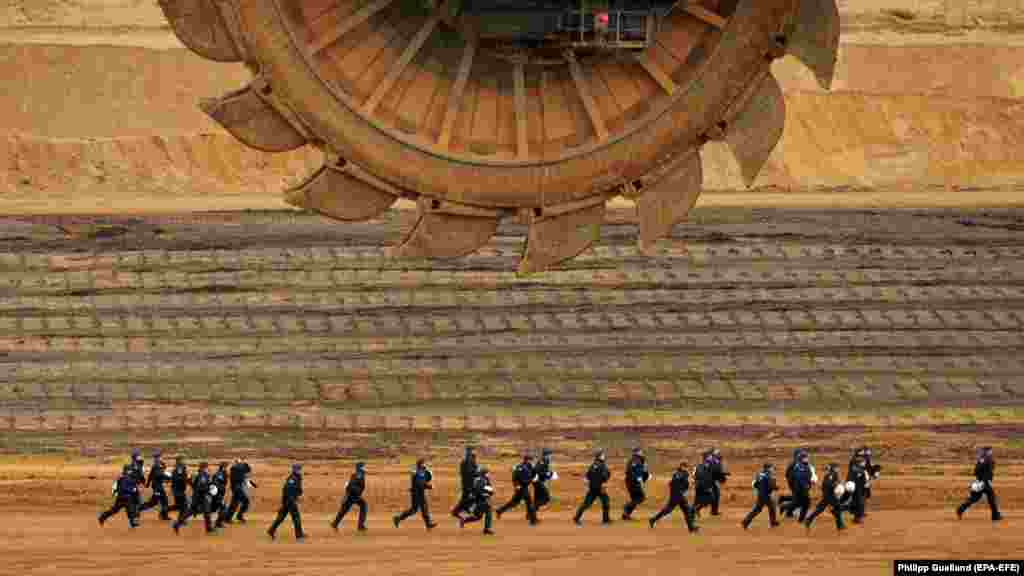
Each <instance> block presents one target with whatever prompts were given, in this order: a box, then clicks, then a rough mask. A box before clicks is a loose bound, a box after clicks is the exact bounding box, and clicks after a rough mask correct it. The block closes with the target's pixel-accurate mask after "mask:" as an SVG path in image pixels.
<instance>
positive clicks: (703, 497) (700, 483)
mask: <svg viewBox="0 0 1024 576" xmlns="http://www.w3.org/2000/svg"><path fill="white" fill-rule="evenodd" d="M693 483H694V494H693V514H694V516H696V517H700V511H701V510H702V509H704V508H706V507H709V506H710V507H711V510H712V511H714V509H715V472H714V467H713V463H712V460H711V453H710V452H705V453H704V455H703V456H702V458H701V462H700V464H697V467H696V468H694V469H693Z"/></svg>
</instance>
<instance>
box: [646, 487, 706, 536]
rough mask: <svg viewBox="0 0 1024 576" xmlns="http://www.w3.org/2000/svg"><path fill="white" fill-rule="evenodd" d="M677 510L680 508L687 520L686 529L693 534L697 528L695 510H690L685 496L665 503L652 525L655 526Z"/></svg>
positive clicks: (670, 499) (671, 498)
mask: <svg viewBox="0 0 1024 576" xmlns="http://www.w3.org/2000/svg"><path fill="white" fill-rule="evenodd" d="M676 508H679V509H680V510H682V512H683V518H684V519H685V520H686V527H687V528H689V529H690V531H691V532H692V531H693V530H694V529H695V528H696V526H695V525H694V522H693V517H694V513H693V508H690V505H689V503H687V502H686V497H685V496H674V495H673V496H671V497H669V499H668V502H667V503H665V507H664V508H662V509H661V511H659V512H658V513H657V514H655V515H654V516H653V517H652V518H651V524H652V525H653V524H655V523H656V522H658V520H661V519H662V518H664V517H665V516H668V515H669V514H671V513H672V512H673V511H674V510H675V509H676Z"/></svg>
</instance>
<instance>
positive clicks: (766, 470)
mask: <svg viewBox="0 0 1024 576" xmlns="http://www.w3.org/2000/svg"><path fill="white" fill-rule="evenodd" d="M752 486H753V488H754V490H755V491H756V492H757V502H756V503H755V504H754V509H753V510H751V511H750V513H749V514H747V517H746V518H744V519H743V522H742V523H741V524H742V526H743V529H744V530H746V529H747V528H749V527H750V523H751V522H753V521H754V518H756V517H757V515H758V514H760V513H761V510H764V508H765V507H766V506H767V507H768V518H769V520H770V521H771V526H772V528H774V527H776V526H778V525H779V521H778V519H777V518H776V514H775V500H774V499H772V493H773V492H775V491H776V490H778V489H779V486H778V484H776V482H775V465H773V464H765V465H764V466H763V467H762V469H761V472H760V473H759V474H758V475H757V477H756V478H754V482H753V483H752Z"/></svg>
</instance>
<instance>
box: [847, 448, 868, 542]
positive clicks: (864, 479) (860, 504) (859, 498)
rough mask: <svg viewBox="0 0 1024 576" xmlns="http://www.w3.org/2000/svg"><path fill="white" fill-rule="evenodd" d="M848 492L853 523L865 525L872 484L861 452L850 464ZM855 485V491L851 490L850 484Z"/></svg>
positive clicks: (858, 452)
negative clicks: (869, 488) (866, 502)
mask: <svg viewBox="0 0 1024 576" xmlns="http://www.w3.org/2000/svg"><path fill="white" fill-rule="evenodd" d="M846 482H847V492H848V493H849V498H850V504H849V508H850V512H852V513H853V523H854V524H863V523H864V506H865V500H866V498H867V489H868V486H869V483H870V479H869V478H868V471H867V467H866V465H865V462H864V455H863V453H862V452H861V451H859V450H858V451H857V453H856V454H855V455H854V457H853V461H852V462H850V466H849V468H848V469H847V477H846ZM851 482H852V483H853V489H852V490H851V489H850V488H849V484H850V483H851Z"/></svg>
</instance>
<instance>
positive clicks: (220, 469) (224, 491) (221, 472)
mask: <svg viewBox="0 0 1024 576" xmlns="http://www.w3.org/2000/svg"><path fill="white" fill-rule="evenodd" d="M210 482H211V484H212V486H213V487H214V488H215V489H216V490H213V491H211V494H210V512H211V513H212V512H216V513H217V522H216V523H215V524H214V527H215V528H223V527H224V517H225V516H227V513H228V507H227V506H226V505H225V504H224V499H225V498H227V495H228V463H227V462H220V463H219V464H218V465H217V471H216V472H214V473H213V478H211V479H210Z"/></svg>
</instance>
